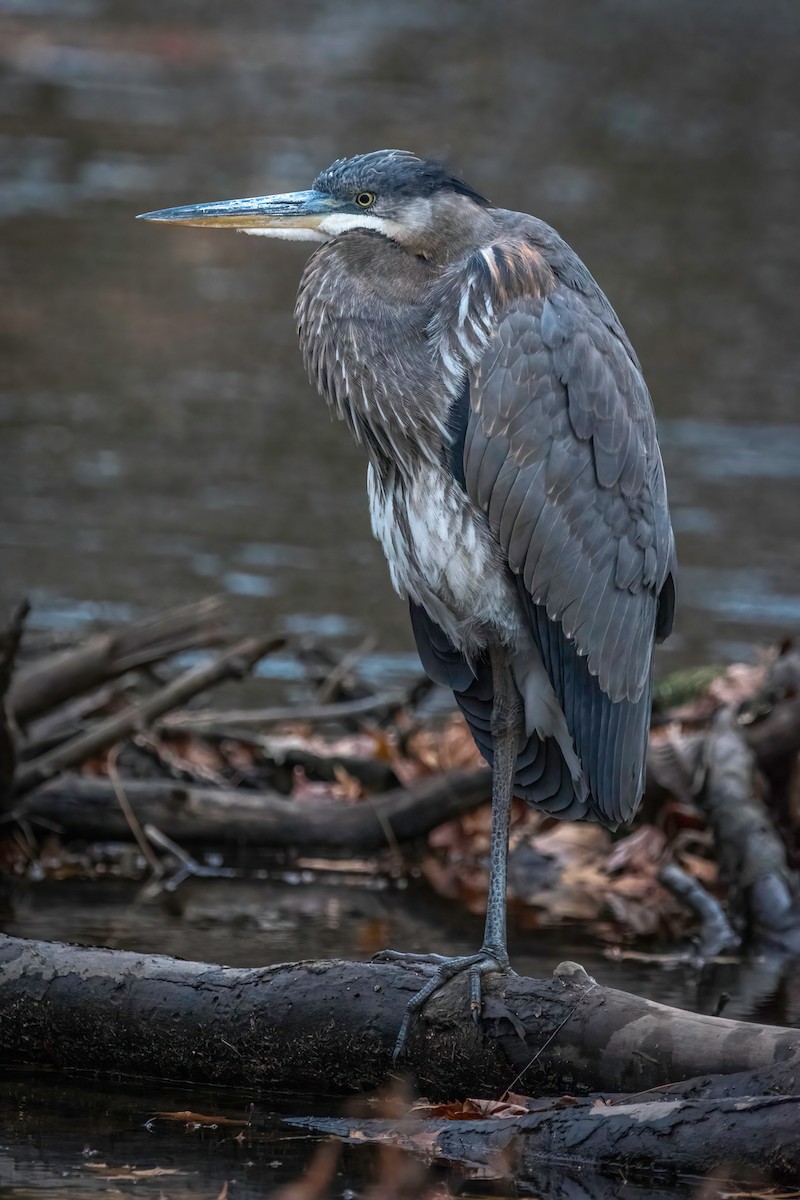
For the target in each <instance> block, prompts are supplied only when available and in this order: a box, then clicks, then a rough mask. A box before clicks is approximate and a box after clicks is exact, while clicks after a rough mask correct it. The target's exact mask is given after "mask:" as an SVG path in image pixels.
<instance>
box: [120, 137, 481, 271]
mask: <svg viewBox="0 0 800 1200" xmlns="http://www.w3.org/2000/svg"><path fill="white" fill-rule="evenodd" d="M488 207H489V202H488V200H486V199H484V197H483V196H481V195H480V194H479V193H478V192H476V191H474V189H473V188H471V187H470V186H469V185H468V184H466V183H464V182H463V180H461V179H458V178H457V177H456V176H455V175H452V174H451V173H450V172H449V171H448V170H447V168H446V167H445V166H444V165H443V164H442V163H440V162H438V161H437V160H434V159H421V158H417V157H416V155H414V154H410V153H408V152H407V151H405V150H376V151H374V152H373V153H371V154H360V155H357V156H356V157H355V158H340V159H337V160H336V162H334V163H333V164H332V165H331V166H330V167H328V168H327V170H325V171H323V172H322V173H321V174H320V175H318V176H317V178H316V179H315V180H314V184H313V188H312V190H311V191H308V192H286V193H284V194H283V195H278V196H254V197H251V198H249V199H246V200H222V201H219V202H216V203H211V204H190V205H185V206H183V207H180V208H164V209H160V210H159V211H157V212H150V213H142V219H143V220H146V221H167V222H170V223H172V224H177V225H209V226H219V227H224V228H228V229H238V230H241V231H242V232H244V233H252V234H259V235H261V236H264V237H280V238H291V239H294V240H299V241H314V242H326V241H330V240H331V239H332V238H336V237H341V236H342V235H344V234H349V233H353V232H367V233H372V234H378V235H380V236H383V237H385V238H389V239H390V240H391V241H393V242H396V243H398V244H399V245H400V246H403V247H404V248H406V249H408V250H409V251H410V252H412V253H414V254H421V255H423V256H425V257H446V256H447V255H446V253H445V252H447V251H453V250H458V249H460V248H461V246H462V244H463V243H464V241H465V240H471V239H470V235H471V234H472V233H473V232H474V230H475V227H478V226H482V224H483V222H484V221H485V219H486V217H485V210H486V209H487V208H488Z"/></svg>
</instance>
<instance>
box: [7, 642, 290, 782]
mask: <svg viewBox="0 0 800 1200" xmlns="http://www.w3.org/2000/svg"><path fill="white" fill-rule="evenodd" d="M284 644H285V638H282V637H260V638H245V639H244V641H241V642H238V643H237V644H236V645H235V646H232V647H231V649H230V650H226V651H225V653H224V654H221V655H219V656H218V657H217V658H215V659H213V660H212V661H211V662H210V663H204V664H202V665H200V666H197V667H193V668H192V669H191V670H190V671H186V672H185V673H184V674H183V675H179V676H178V678H177V679H173V680H172V682H171V683H168V684H166V686H165V687H162V688H159V690H158V691H157V692H154V693H153V694H152V696H148V697H147V699H145V700H142V701H141V702H140V703H139V704H134V705H132V706H131V707H130V708H126V709H125V710H124V711H123V712H121V713H115V714H114V716H112V717H108V718H107V719H106V720H105V721H100V722H99V723H98V724H97V725H95V726H94V727H93V728H92V729H89V730H87V731H86V733H82V734H79V735H78V736H77V737H74V738H71V739H70V741H68V742H64V743H63V744H62V745H60V746H57V747H56V748H55V750H52V751H50V753H48V754H43V755H41V756H40V757H39V758H36V759H33V761H32V762H29V763H26V764H25V765H24V766H23V767H22V769H21V770H20V771H18V773H17V778H16V782H15V788H14V794H15V795H17V796H20V795H23V794H24V793H26V792H29V791H31V790H32V789H33V788H35V787H38V786H39V785H40V784H42V783H45V782H46V781H47V780H48V779H52V778H53V777H54V776H55V775H58V774H59V773H60V772H61V771H64V770H66V769H67V768H68V767H75V766H78V765H80V764H81V763H83V762H85V761H86V759H87V758H91V757H92V756H93V755H95V754H101V753H102V752H103V751H104V750H107V749H108V748H109V746H113V745H114V744H115V743H116V742H119V741H121V740H122V739H123V738H125V737H128V736H129V735H130V734H131V733H133V732H134V731H136V730H138V729H142V728H145V727H147V726H148V725H150V724H152V723H153V721H155V720H156V719H157V718H158V717H161V716H163V715H164V713H166V712H169V710H170V709H172V708H175V707H176V706H177V705H179V704H185V703H186V702H187V700H191V699H192V697H193V696H196V695H197V694H198V693H199V692H203V691H205V690H206V689H207V688H209V687H211V686H212V684H215V683H219V682H220V681H221V680H223V679H228V678H231V677H234V678H236V677H241V676H242V675H245V674H247V673H248V672H249V671H250V670H252V668H253V666H254V665H255V664H256V663H257V662H258V661H259V660H260V659H262V658H263V657H264V655H265V654H268V653H269V652H270V651H271V650H276V649H277V648H278V647H279V646H283V645H284Z"/></svg>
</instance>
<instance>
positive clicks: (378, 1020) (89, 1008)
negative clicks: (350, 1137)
mask: <svg viewBox="0 0 800 1200" xmlns="http://www.w3.org/2000/svg"><path fill="white" fill-rule="evenodd" d="M424 977H425V972H424V971H422V969H421V968H416V967H415V968H411V967H408V966H406V965H400V964H397V963H375V962H372V963H352V962H299V963H283V964H279V965H276V966H270V967H256V968H250V969H242V968H229V967H221V966H215V965H210V964H208V963H193V962H183V961H181V960H179V959H172V958H166V957H162V956H156V955H144V954H134V953H129V952H126V951H118V950H105V949H85V948H82V947H77V946H68V945H62V944H59V943H49V942H36V941H27V940H23V939H19V938H12V937H0V1011H2V1013H3V1020H2V1022H0V1063H2V1064H5V1065H8V1066H10V1065H20V1064H28V1065H35V1066H39V1067H50V1068H57V1069H72V1070H84V1071H85V1070H90V1071H97V1072H117V1073H122V1074H125V1075H127V1076H135V1077H141V1076H148V1077H151V1078H160V1079H171V1080H186V1081H194V1082H205V1083H212V1084H227V1085H235V1086H238V1087H242V1086H247V1087H262V1088H272V1089H280V1088H291V1089H292V1090H293V1091H310V1092H317V1093H319V1092H320V1091H323V1092H326V1093H332V1092H354V1091H363V1090H364V1089H368V1088H374V1087H376V1086H378V1085H379V1084H381V1083H382V1082H384V1081H385V1080H386V1078H387V1076H388V1075H390V1074H392V1073H396V1070H397V1069H402V1070H404V1071H405V1072H407V1073H408V1074H409V1076H411V1077H412V1078H413V1080H414V1082H415V1084H416V1086H418V1087H419V1088H420V1090H421V1091H423V1092H424V1093H425V1094H427V1095H428V1096H431V1097H433V1098H436V1097H443V1098H452V1097H453V1096H489V1097H493V1096H498V1095H502V1094H503V1093H504V1092H505V1091H506V1090H507V1089H508V1088H510V1087H512V1086H513V1088H514V1090H517V1091H522V1092H528V1094H539V1095H541V1094H545V1095H558V1094H563V1093H571V1094H578V1093H586V1092H597V1091H611V1092H619V1091H625V1092H641V1091H644V1090H646V1089H648V1088H653V1087H658V1086H659V1085H662V1084H665V1083H672V1082H676V1081H679V1080H686V1079H690V1078H692V1077H694V1076H697V1075H702V1074H711V1075H715V1074H720V1073H727V1072H742V1071H758V1070H761V1069H769V1068H771V1067H773V1066H774V1065H775V1064H776V1063H782V1062H784V1063H785V1062H789V1061H792V1062H794V1063H800V1032H798V1031H797V1030H790V1029H780V1028H776V1027H771V1026H765V1025H747V1024H743V1023H741V1022H737V1021H729V1020H725V1019H723V1018H715V1017H707V1016H701V1015H698V1014H695V1013H689V1012H684V1011H682V1010H679V1009H675V1008H668V1007H666V1006H664V1005H660V1004H656V1003H654V1002H652V1001H649V1000H643V999H641V998H639V997H637V996H632V995H629V994H627V993H625V992H620V991H616V990H614V989H611V988H606V987H602V986H600V985H599V984H598V983H596V982H595V981H594V980H593V979H590V977H589V976H588V975H586V973H585V972H584V971H583V970H582V968H580V967H578V966H577V965H576V964H574V963H562V964H561V965H560V966H559V967H558V968H557V969H556V972H555V974H554V976H553V978H551V979H546V980H533V979H525V978H522V977H519V976H511V977H502V976H490V977H488V978H487V980H486V994H485V999H484V1007H483V1014H482V1018H481V1021H480V1024H479V1025H476V1024H475V1023H474V1022H473V1021H472V1020H471V1018H470V1006H469V997H468V981H467V979H466V978H463V977H459V978H457V979H456V980H454V981H453V982H452V983H451V984H450V985H449V986H448V987H447V988H445V989H443V990H442V991H441V992H440V993H438V994H437V995H436V996H434V997H433V998H432V1000H431V1001H430V1002H429V1004H428V1005H427V1006H426V1008H425V1010H424V1011H423V1013H422V1014H421V1016H420V1017H419V1019H418V1020H417V1021H416V1022H415V1023H414V1026H413V1027H412V1031H411V1036H410V1040H409V1043H408V1048H407V1051H406V1052H405V1054H404V1057H403V1060H402V1062H401V1063H400V1064H398V1067H397V1068H395V1067H394V1065H393V1063H392V1058H391V1052H392V1048H393V1046H394V1042H395V1039H396V1036H397V1030H398V1028H399V1025H400V1022H401V1020H402V1017H403V1013H404V1010H405V1005H406V1003H407V1002H408V1000H409V999H410V998H411V996H412V995H413V994H414V993H415V992H416V991H417V989H418V988H419V986H420V983H421V981H422V979H423V978H424ZM793 1077H794V1072H793V1073H792V1078H793ZM787 1082H788V1078H787ZM534 1089H535V1092H534ZM792 1091H793V1092H796V1091H800V1087H793V1088H792Z"/></svg>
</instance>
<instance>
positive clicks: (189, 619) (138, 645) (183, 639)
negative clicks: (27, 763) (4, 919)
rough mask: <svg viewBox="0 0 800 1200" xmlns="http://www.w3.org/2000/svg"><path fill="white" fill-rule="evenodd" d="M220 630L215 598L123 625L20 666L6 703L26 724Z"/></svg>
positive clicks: (213, 638)
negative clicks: (65, 702) (67, 701)
mask: <svg viewBox="0 0 800 1200" xmlns="http://www.w3.org/2000/svg"><path fill="white" fill-rule="evenodd" d="M221 634H222V603H221V601H220V600H218V599H215V598H211V599H207V600H201V601H200V602H199V603H198V604H186V605H182V606H181V607H180V608H173V609H169V610H168V611H167V612H163V613H158V614H157V615H156V616H154V617H147V618H145V619H144V620H141V621H134V622H132V623H131V624H128V625H122V626H120V628H119V629H112V630H111V631H110V632H109V633H99V634H96V635H95V636H94V637H92V638H90V639H89V640H88V641H86V642H84V643H82V644H81V645H79V646H75V647H73V648H72V649H70V650H62V651H60V652H59V653H57V654H49V655H47V656H46V657H44V658H41V659H38V660H37V661H36V662H34V663H31V664H30V666H27V667H22V668H20V669H19V670H18V671H17V674H16V676H15V678H14V681H13V683H12V685H11V688H10V691H9V697H8V699H9V707H10V708H11V711H12V712H13V713H14V717H15V719H16V720H17V721H18V722H19V724H21V725H22V724H26V723H27V722H28V721H30V720H31V719H32V718H33V717H37V716H39V715H40V714H41V713H44V712H48V711H49V710H50V709H53V708H56V707H57V706H58V705H59V704H63V702H64V701H65V700H70V699H72V697H73V696H79V695H82V694H83V693H84V692H88V691H91V690H92V689H93V688H96V687H98V686H99V685H100V684H102V683H106V682H107V681H108V680H111V679H118V678H119V677H120V676H121V675H125V674H126V673H127V672H128V671H132V670H134V669H135V668H138V667H146V666H152V665H153V664H154V663H157V662H161V661H162V660H163V659H165V658H170V657H171V656H172V655H173V654H181V653H183V652H185V651H186V650H195V649H199V648H200V647H204V646H210V645H213V644H214V643H215V642H217V641H219V639H220V636H221Z"/></svg>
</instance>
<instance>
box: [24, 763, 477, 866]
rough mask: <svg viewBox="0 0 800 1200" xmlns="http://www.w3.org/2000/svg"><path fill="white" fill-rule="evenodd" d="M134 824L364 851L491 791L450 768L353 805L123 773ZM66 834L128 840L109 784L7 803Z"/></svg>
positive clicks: (425, 828)
mask: <svg viewBox="0 0 800 1200" xmlns="http://www.w3.org/2000/svg"><path fill="white" fill-rule="evenodd" d="M123 787H124V791H125V795H126V797H127V800H128V803H129V804H130V806H131V808H132V809H133V811H134V812H135V814H136V817H137V819H138V821H139V823H140V824H141V825H155V826H156V827H157V828H158V829H160V830H161V832H162V833H165V834H166V835H167V837H169V838H172V840H173V841H175V842H178V843H179V844H180V845H198V844H205V845H213V846H215V847H237V846H251V847H255V846H258V847H260V848H268V849H270V848H271V849H276V850H286V849H291V848H300V849H303V850H308V849H324V850H325V851H326V852H327V853H328V854H330V853H334V854H335V853H337V852H339V853H348V854H365V853H371V852H373V851H379V850H386V849H387V848H390V847H391V846H392V845H393V842H405V841H410V840H412V839H414V838H417V837H422V836H424V835H425V834H426V833H428V832H429V831H430V830H431V829H433V828H435V827H436V826H437V825H441V824H442V822H444V821H450V820H452V819H453V818H454V817H458V816H461V815H462V814H463V813H465V812H469V811H470V810H471V809H473V808H477V806H478V805H479V804H482V803H483V802H484V801H485V800H486V799H487V798H488V797H489V795H490V790H491V783H490V777H489V772H488V770H478V771H452V772H449V773H445V774H442V775H436V776H434V777H433V778H429V779H424V780H422V782H420V783H418V784H416V785H415V786H414V787H411V788H397V789H395V790H393V791H391V792H386V793H385V794H384V795H382V796H378V797H374V798H371V799H368V800H363V801H361V802H359V803H358V804H298V803H296V802H295V801H293V800H288V799H286V797H285V796H280V795H278V794H277V792H266V791H258V792H255V791H252V792H251V791H247V790H245V789H244V788H238V789H233V788H230V789H225V788H216V787H202V786H195V785H193V784H186V783H179V782H175V781H174V780H169V779H151V780H127V779H126V780H124V781H123ZM14 815H15V817H17V819H19V820H26V821H30V822H31V823H34V824H35V823H36V821H37V820H38V821H44V822H46V823H47V824H48V827H51V828H52V826H53V825H55V826H56V827H57V828H58V829H59V830H60V831H61V832H63V833H64V834H65V835H66V836H67V837H80V838H86V839H89V840H92V839H96V840H100V841H103V840H115V839H121V840H128V839H129V838H130V828H129V826H128V822H127V821H126V819H125V815H124V813H123V812H122V810H121V808H120V806H119V804H118V802H117V798H116V794H115V792H114V788H113V786H112V784H111V782H110V781H109V780H107V779H90V778H89V777H87V776H78V775H73V776H69V775H67V776H63V777H62V778H60V779H58V780H55V781H53V782H52V783H50V784H48V786H47V787H45V788H41V789H40V790H38V791H37V792H36V793H35V794H34V795H32V796H30V797H28V798H26V799H25V801H24V802H22V803H21V804H19V805H18V806H17V808H16V809H15V810H14Z"/></svg>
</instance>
